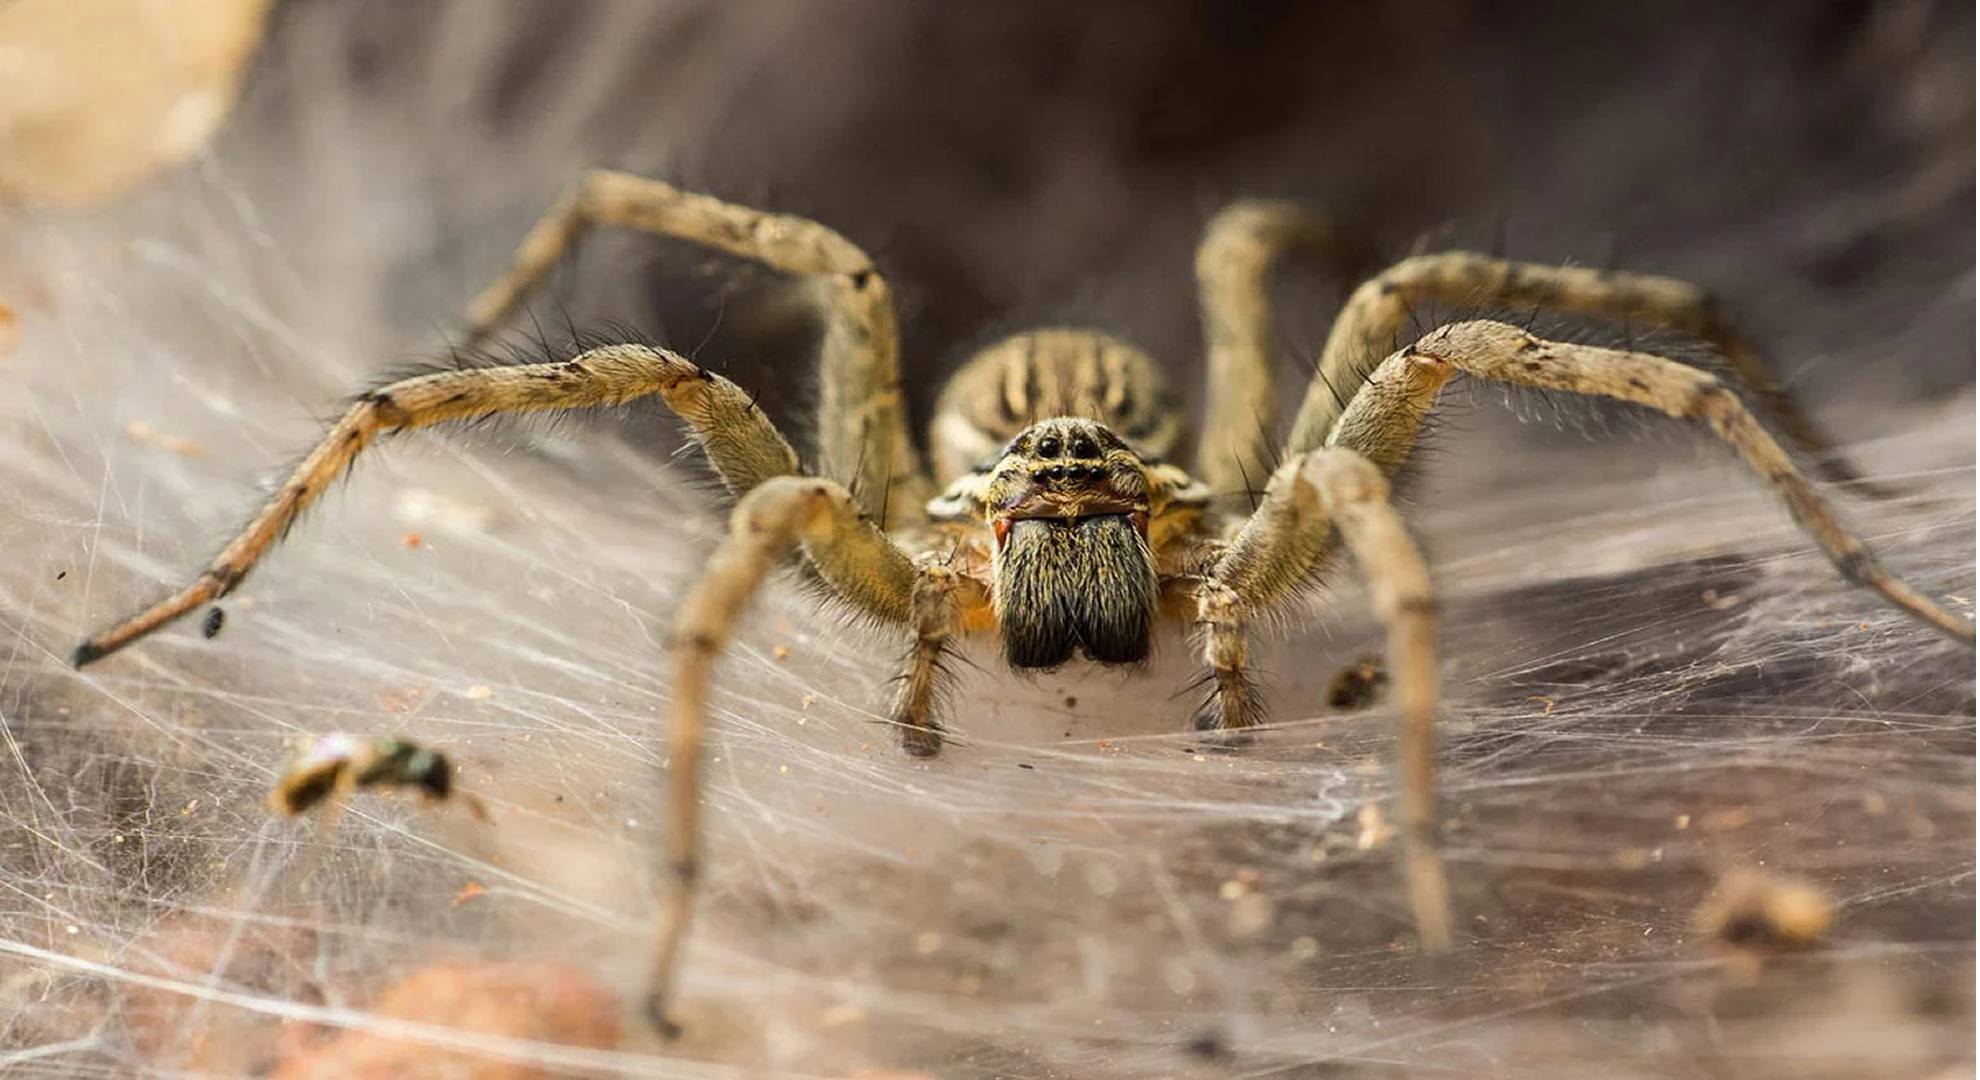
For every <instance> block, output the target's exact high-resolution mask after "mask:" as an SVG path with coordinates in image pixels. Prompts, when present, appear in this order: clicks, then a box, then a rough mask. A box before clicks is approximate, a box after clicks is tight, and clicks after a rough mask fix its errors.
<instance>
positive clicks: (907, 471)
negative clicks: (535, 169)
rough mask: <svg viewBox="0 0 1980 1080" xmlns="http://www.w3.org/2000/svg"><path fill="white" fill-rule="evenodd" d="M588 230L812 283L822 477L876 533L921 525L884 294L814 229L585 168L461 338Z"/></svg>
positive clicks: (860, 264) (471, 309)
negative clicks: (697, 250)
mask: <svg viewBox="0 0 1980 1080" xmlns="http://www.w3.org/2000/svg"><path fill="white" fill-rule="evenodd" d="M593 225H614V226H619V227H621V228H627V229H636V230H638V231H641V232H648V233H656V234H659V235H662V236H672V237H676V238H678V239H682V240H688V241H692V242H694V243H697V244H703V245H706V246H708V247H712V248H717V249H720V250H722V251H726V252H729V253H730V254H733V255H738V256H741V257H742V258H745V259H751V260H754V261H756V262H760V263H763V264H764V265H766V266H769V267H771V268H772V269H776V270H781V271H783V272H785V273H788V274H794V275H797V276H799V277H804V278H809V279H811V284H812V288H813V294H814V297H815V298H816V300H817V301H818V302H819V304H820V307H821V309H822V311H823V313H824V316H825V327H824V339H823V342H822V344H821V346H820V348H819V368H820V371H819V390H820V393H819V401H818V440H819V447H818V449H819V454H820V457H821V459H822V471H823V472H824V473H825V474H826V475H828V476H832V477H835V478H838V479H840V480H841V481H843V482H845V483H846V484H847V485H848V486H850V487H851V488H852V490H853V492H854V493H855V495H856V497H857V498H858V499H859V502H860V506H861V507H862V508H863V509H864V510H865V511H866V512H867V513H868V514H871V515H873V517H874V518H875V519H876V520H879V521H880V525H881V527H882V528H891V527H893V526H894V525H898V524H900V523H903V522H908V521H918V520H920V514H921V507H922V505H923V504H924V503H926V502H927V501H928V499H929V497H930V496H931V495H932V494H933V493H934V491H933V484H932V483H931V482H930V481H929V479H928V475H927V469H926V468H925V467H924V466H923V464H922V462H921V458H920V454H919V453H917V452H916V450H915V446H914V442H913V440H911V439H910V438H909V437H908V431H907V412H906V405H905V403H904V401H903V399H902V396H901V375H900V334H899V331H898V328H897V327H896V324H895V316H894V303H893V295H892V293H891V291H890V290H889V289H888V288H887V283H886V281H885V280H884V279H883V278H882V277H881V276H880V273H879V271H878V270H876V269H875V268H874V266H873V260H872V259H870V258H868V257H867V255H866V253H865V252H864V251H861V250H860V249H859V248H858V247H857V246H856V245H854V244H853V243H852V241H850V240H847V239H846V238H845V237H843V236H840V235H839V234H838V233H836V232H833V231H832V230H831V229H828V228H826V227H825V226H823V225H820V224H818V223H816V222H813V221H808V220H806V219H804V218H800V217H792V216H789V215H785V214H772V213H767V212H765V211H762V210H752V209H750V208H749V207H746V206H737V205H735V204H733V203H727V202H723V201H721V200H720V199H715V198H712V197H710V196H707V195H698V194H695V193H694V192H689V191H682V190H680V189H679V188H676V187H674V186H673V185H671V184H666V183H662V182H661V181H658V180H649V179H647V178H645V177H640V176H633V175H630V174H627V173H621V172H610V171H606V170H592V171H590V172H587V173H585V174H584V175H583V176H582V177H580V178H579V179H578V181H577V183H575V184H573V185H572V186H571V187H570V189H568V190H567V191H565V192H564V194H563V195H562V196H560V197H559V198H558V199H557V201H556V202H555V203H553V204H551V206H550V209H549V210H548V211H546V212H545V213H544V215H543V217H542V218H541V219H540V220H538V221H537V223H536V226H535V227H534V228H532V229H530V231H529V233H528V235H526V236H525V237H524V238H523V241H522V244H521V245H520V246H519V247H517V249H516V254H515V259H514V264H513V265H512V266H511V267H510V269H509V272H508V273H507V274H505V275H503V276H502V278H501V279H500V280H499V281H496V282H495V283H494V284H493V285H490V286H489V287H488V288H487V289H485V290H483V291H482V293H481V295H479V296H477V297H475V298H474V300H473V301H472V302H471V303H469V305H468V310H467V324H468V334H469V338H470V340H471V341H479V340H481V339H483V338H485V337H487V336H488V335H489V334H491V333H493V332H494V330H495V329H496V328H497V327H498V326H499V325H500V324H501V323H502V322H503V320H505V319H506V318H508V316H509V315H510V314H511V313H512V312H514V310H515V309H516V307H517V306H519V305H520V304H521V303H522V302H523V300H524V299H525V298H527V296H528V295H529V293H530V291H531V290H533V289H534V288H535V287H536V286H537V285H538V284H539V283H541V282H542V280H543V279H544V278H545V277H547V276H548V275H549V273H550V271H551V269H552V268H554V267H555V266H556V264H557V260H558V259H559V258H561V257H562V256H563V254H564V253H565V252H566V251H567V250H570V249H571V247H572V246H573V245H575V244H576V243H577V242H578V238H579V237H580V236H581V235H583V233H584V232H585V230H586V229H588V228H590V227H591V226H593Z"/></svg>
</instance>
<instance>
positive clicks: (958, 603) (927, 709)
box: [893, 561, 990, 757]
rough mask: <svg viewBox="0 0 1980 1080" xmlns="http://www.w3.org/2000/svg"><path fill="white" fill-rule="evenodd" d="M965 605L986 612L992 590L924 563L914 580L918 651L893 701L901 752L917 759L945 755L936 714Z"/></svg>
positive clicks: (912, 654)
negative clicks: (950, 646)
mask: <svg viewBox="0 0 1980 1080" xmlns="http://www.w3.org/2000/svg"><path fill="white" fill-rule="evenodd" d="M965 603H968V604H970V605H971V606H974V607H979V608H980V607H987V606H988V605H989V603H990V596H989V590H988V589H985V588H984V587H983V585H982V584H981V583H980V582H978V581H976V580H974V579H972V578H970V577H969V576H968V575H966V574H963V573H961V572H959V571H956V570H953V569H951V568H949V567H948V566H946V565H943V564H941V563H937V562H932V561H928V562H924V563H923V564H922V565H921V566H919V567H917V568H916V571H915V579H914V599H913V608H914V629H915V639H914V647H913V649H912V650H911V651H910V652H909V654H908V666H907V670H906V671H904V672H902V673H901V676H900V680H899V682H900V689H899V690H898V691H897V692H896V693H895V696H894V711H893V720H894V724H895V725H896V726H897V728H898V729H899V731H900V736H901V749H902V750H904V751H906V752H907V753H909V754H912V755H914V756H915V757H934V756H935V755H936V754H937V753H940V752H941V749H942V726H941V724H940V722H939V721H938V720H937V719H936V716H935V713H936V708H937V706H938V705H939V703H940V699H941V696H942V690H943V688H944V687H945V685H946V684H947V681H948V679H949V671H948V669H947V668H946V667H945V666H944V664H943V661H944V660H945V659H947V658H948V655H949V639H950V638H951V637H952V636H953V635H954V634H955V632H956V627H957V625H958V623H959V621H960V619H961V615H962V610H963V605H964V604H965Z"/></svg>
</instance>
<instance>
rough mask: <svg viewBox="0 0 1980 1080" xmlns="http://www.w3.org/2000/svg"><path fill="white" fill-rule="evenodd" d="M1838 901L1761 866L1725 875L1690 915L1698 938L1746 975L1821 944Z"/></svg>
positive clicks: (1800, 881) (1834, 914)
mask: <svg viewBox="0 0 1980 1080" xmlns="http://www.w3.org/2000/svg"><path fill="white" fill-rule="evenodd" d="M1835 918H1836V902H1835V899H1834V898H1833V897H1831V896H1830V895H1829V894H1828V892H1826V891H1825V890H1823V889H1822V888H1821V887H1820V886H1818V885H1816V884H1814V883H1813V882H1810V881H1806V880H1804V879H1801V878H1795V877H1788V876H1786V875H1783V874H1774V873H1769V872H1766V871H1763V870H1753V869H1738V870H1732V871H1729V872H1728V873H1726V875H1725V876H1724V877H1722V878H1720V879H1719V883H1718V885H1717V886H1716V887H1714V888H1713V890H1712V892H1711V893H1710V894H1709V895H1707V896H1706V897H1705V899H1704V901H1703V902H1701V903H1700V904H1699V905H1698V909H1697V910H1696V911H1694V912H1693V913H1692V926H1693V928H1694V929H1696V930H1697V932H1698V934H1699V936H1700V937H1701V938H1702V939H1703V940H1704V941H1706V942H1708V943H1709V944H1710V945H1711V947H1712V948H1714V949H1715V950H1717V951H1718V952H1720V953H1721V954H1722V955H1723V956H1724V957H1725V958H1726V959H1727V960H1728V961H1729V962H1730V963H1732V964H1733V965H1734V966H1735V968H1736V969H1737V970H1739V971H1742V972H1743V973H1744V974H1746V975H1747V976H1749V977H1750V976H1752V975H1757V974H1758V973H1759V969H1760V968H1761V966H1762V965H1764V964H1765V963H1766V962H1767V961H1768V960H1769V959H1771V958H1773V957H1776V956H1779V955H1782V954H1785V953H1794V952H1806V951H1807V950H1809V949H1813V948H1816V947H1817V946H1819V945H1821V944H1822V941H1823V939H1824V938H1826V937H1828V934H1829V930H1830V928H1832V927H1833V926H1834V925H1835Z"/></svg>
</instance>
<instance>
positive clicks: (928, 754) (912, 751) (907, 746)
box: [901, 726, 942, 758]
mask: <svg viewBox="0 0 1980 1080" xmlns="http://www.w3.org/2000/svg"><path fill="white" fill-rule="evenodd" d="M901 749H902V750H903V751H905V752H906V753H907V755H908V756H909V757H918V758H932V757H934V756H935V755H937V754H939V753H941V752H942V733H941V732H939V731H937V730H935V729H934V728H927V727H914V726H906V727H903V728H901Z"/></svg>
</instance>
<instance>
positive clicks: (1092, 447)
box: [1072, 435, 1100, 458]
mask: <svg viewBox="0 0 1980 1080" xmlns="http://www.w3.org/2000/svg"><path fill="white" fill-rule="evenodd" d="M1072 452H1073V456H1074V457H1078V458H1094V457H1099V456H1100V446H1099V444H1097V443H1095V442H1094V441H1093V440H1092V439H1090V438H1088V437H1086V436H1084V435H1081V436H1079V437H1077V438H1075V439H1074V440H1073V447H1072Z"/></svg>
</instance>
